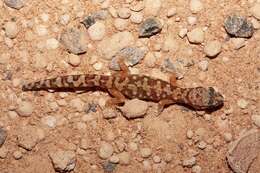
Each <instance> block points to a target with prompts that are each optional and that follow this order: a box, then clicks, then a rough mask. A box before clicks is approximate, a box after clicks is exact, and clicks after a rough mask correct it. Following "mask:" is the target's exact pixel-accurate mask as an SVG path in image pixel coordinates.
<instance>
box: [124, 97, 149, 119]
mask: <svg viewBox="0 0 260 173" xmlns="http://www.w3.org/2000/svg"><path fill="white" fill-rule="evenodd" d="M120 110H121V111H122V112H123V114H124V116H125V117H126V118H128V119H132V118H140V117H143V116H144V115H145V114H146V112H147V110H148V104H147V102H145V101H142V100H138V99H132V100H129V101H127V102H126V103H125V104H124V106H123V107H121V108H120Z"/></svg>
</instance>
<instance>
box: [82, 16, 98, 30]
mask: <svg viewBox="0 0 260 173" xmlns="http://www.w3.org/2000/svg"><path fill="white" fill-rule="evenodd" d="M81 23H82V24H84V26H85V27H86V28H87V29H88V28H89V27H90V26H91V25H94V24H95V23H96V19H95V18H94V17H93V16H87V17H85V19H84V20H83V21H82V22H81Z"/></svg>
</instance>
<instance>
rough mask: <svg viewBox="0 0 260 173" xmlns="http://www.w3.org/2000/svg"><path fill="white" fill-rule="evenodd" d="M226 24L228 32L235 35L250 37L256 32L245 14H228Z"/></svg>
mask: <svg viewBox="0 0 260 173" xmlns="http://www.w3.org/2000/svg"><path fill="white" fill-rule="evenodd" d="M224 25H225V29H226V31H227V33H228V34H230V35H232V36H235V37H240V38H248V37H251V36H252V35H253V33H254V27H253V24H252V23H251V22H250V21H249V20H247V19H246V18H245V17H243V16H237V15H232V16H228V17H227V18H226V20H225V23H224Z"/></svg>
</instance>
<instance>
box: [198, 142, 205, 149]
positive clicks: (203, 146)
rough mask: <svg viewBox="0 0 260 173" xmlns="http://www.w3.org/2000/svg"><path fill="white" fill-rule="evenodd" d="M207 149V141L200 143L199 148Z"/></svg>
mask: <svg viewBox="0 0 260 173" xmlns="http://www.w3.org/2000/svg"><path fill="white" fill-rule="evenodd" d="M206 147H207V143H206V142H205V141H200V142H199V143H198V148H199V149H201V150H204V149H205V148H206Z"/></svg>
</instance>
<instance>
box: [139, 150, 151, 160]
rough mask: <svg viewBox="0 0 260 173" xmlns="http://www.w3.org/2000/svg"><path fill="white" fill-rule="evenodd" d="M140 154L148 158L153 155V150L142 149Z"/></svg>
mask: <svg viewBox="0 0 260 173" xmlns="http://www.w3.org/2000/svg"><path fill="white" fill-rule="evenodd" d="M140 153H141V156H142V157H143V158H148V157H150V156H151V155H152V150H151V149H150V148H141V149H140Z"/></svg>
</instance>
